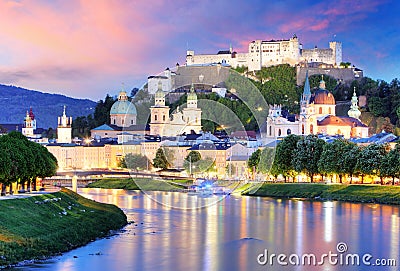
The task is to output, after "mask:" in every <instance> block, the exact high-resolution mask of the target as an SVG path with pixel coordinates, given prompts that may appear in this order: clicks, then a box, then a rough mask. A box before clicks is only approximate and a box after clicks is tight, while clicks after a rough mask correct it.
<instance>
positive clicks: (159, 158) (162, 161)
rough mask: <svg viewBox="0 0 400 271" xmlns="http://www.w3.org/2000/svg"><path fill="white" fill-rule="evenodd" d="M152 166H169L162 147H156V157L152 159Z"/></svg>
mask: <svg viewBox="0 0 400 271" xmlns="http://www.w3.org/2000/svg"><path fill="white" fill-rule="evenodd" d="M153 166H154V167H156V168H161V169H167V168H169V167H170V166H171V164H170V163H169V162H168V159H167V157H166V155H165V153H164V150H163V148H158V150H157V152H156V157H155V158H154V159H153Z"/></svg>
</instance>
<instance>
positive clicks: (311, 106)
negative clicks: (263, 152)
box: [266, 75, 368, 141]
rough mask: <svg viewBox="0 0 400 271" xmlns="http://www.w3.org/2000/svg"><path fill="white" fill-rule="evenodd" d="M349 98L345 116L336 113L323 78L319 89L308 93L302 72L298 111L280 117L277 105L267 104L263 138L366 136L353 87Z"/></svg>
mask: <svg viewBox="0 0 400 271" xmlns="http://www.w3.org/2000/svg"><path fill="white" fill-rule="evenodd" d="M351 101H352V105H351V107H350V110H349V111H348V117H345V116H336V112H335V107H336V103H335V98H334V97H333V94H332V93H330V92H329V91H328V90H327V89H326V88H325V82H324V81H323V79H322V80H321V82H320V85H319V89H318V90H317V91H315V93H314V94H311V90H310V83H309V80H308V75H306V81H305V84H304V91H303V95H302V97H301V100H300V114H299V115H298V116H294V118H293V117H292V118H289V117H284V116H283V115H282V108H281V105H273V106H271V107H270V108H269V114H268V118H267V135H266V137H267V138H268V139H269V140H271V141H272V140H273V139H275V138H279V137H285V136H287V135H289V134H296V135H309V134H323V135H329V136H335V135H340V136H343V137H344V138H347V139H348V138H365V137H368V126H367V125H365V124H364V123H362V122H361V121H360V119H359V117H360V115H361V112H360V111H359V109H358V98H357V96H356V92H355V90H354V94H353V98H352V100H351Z"/></svg>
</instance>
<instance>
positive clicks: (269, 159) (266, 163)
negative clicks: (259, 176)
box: [258, 147, 275, 173]
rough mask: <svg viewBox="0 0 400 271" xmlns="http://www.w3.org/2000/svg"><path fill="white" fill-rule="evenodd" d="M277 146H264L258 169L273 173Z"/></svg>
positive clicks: (262, 171)
mask: <svg viewBox="0 0 400 271" xmlns="http://www.w3.org/2000/svg"><path fill="white" fill-rule="evenodd" d="M274 157H275V148H268V147H266V148H264V149H263V150H262V151H261V153H260V162H259V163H258V171H260V172H261V173H271V170H272V165H273V163H274Z"/></svg>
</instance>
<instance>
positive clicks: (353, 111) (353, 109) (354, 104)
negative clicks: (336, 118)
mask: <svg viewBox="0 0 400 271" xmlns="http://www.w3.org/2000/svg"><path fill="white" fill-rule="evenodd" d="M347 114H348V115H349V117H352V118H356V119H359V118H360V116H361V112H360V110H359V109H358V98H357V94H356V87H354V92H353V97H352V98H351V106H350V110H349V111H347Z"/></svg>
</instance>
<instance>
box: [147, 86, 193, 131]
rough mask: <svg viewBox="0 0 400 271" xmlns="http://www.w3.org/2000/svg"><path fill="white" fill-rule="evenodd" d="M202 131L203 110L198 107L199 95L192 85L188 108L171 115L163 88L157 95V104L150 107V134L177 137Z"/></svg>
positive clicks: (188, 97)
mask: <svg viewBox="0 0 400 271" xmlns="http://www.w3.org/2000/svg"><path fill="white" fill-rule="evenodd" d="M200 130H201V109H200V108H198V107H197V95H196V92H195V91H194V86H193V84H192V86H191V88H190V92H189V93H188V94H187V106H186V108H183V109H181V108H179V107H178V108H177V109H176V111H175V112H174V113H172V114H171V116H170V115H169V107H168V106H166V105H165V93H164V92H163V91H162V88H161V86H159V89H158V90H157V92H156V94H155V102H154V105H153V106H152V107H150V134H151V135H158V136H177V135H181V134H189V133H191V132H196V133H198V132H199V131H200Z"/></svg>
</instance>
